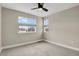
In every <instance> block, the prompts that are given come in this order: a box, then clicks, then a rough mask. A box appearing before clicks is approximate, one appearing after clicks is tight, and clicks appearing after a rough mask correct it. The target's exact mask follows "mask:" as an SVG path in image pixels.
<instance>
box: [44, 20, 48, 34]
mask: <svg viewBox="0 0 79 59" xmlns="http://www.w3.org/2000/svg"><path fill="white" fill-rule="evenodd" d="M44 32H48V19H44Z"/></svg>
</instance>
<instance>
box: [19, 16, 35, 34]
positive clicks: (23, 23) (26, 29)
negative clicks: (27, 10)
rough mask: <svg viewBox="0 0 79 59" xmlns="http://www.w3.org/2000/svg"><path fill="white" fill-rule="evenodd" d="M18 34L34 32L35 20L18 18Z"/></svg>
mask: <svg viewBox="0 0 79 59" xmlns="http://www.w3.org/2000/svg"><path fill="white" fill-rule="evenodd" d="M18 23H19V27H18V28H19V33H31V32H36V20H35V19H32V18H25V17H18Z"/></svg>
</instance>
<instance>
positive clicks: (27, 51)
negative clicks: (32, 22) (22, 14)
mask: <svg viewBox="0 0 79 59" xmlns="http://www.w3.org/2000/svg"><path fill="white" fill-rule="evenodd" d="M0 55H1V56H78V55H79V52H76V51H73V50H70V49H66V48H63V47H60V46H56V45H52V44H50V43H47V42H39V43H34V44H30V45H25V46H20V47H16V48H10V49H6V50H3V51H2V53H1V54H0Z"/></svg>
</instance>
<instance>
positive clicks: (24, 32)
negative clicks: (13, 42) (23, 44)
mask: <svg viewBox="0 0 79 59" xmlns="http://www.w3.org/2000/svg"><path fill="white" fill-rule="evenodd" d="M19 17H23V16H18V17H17V18H19ZM23 18H30V17H23ZM30 19H33V20H35V22H36V25H35V26H34V27H35V31H33V32H32V31H31V32H30V31H29V32H20V30H19V26H26V25H25V24H20V23H19V22H18V19H17V23H18V33H20V34H24V33H36V32H37V20H36V19H35V18H30ZM28 27H31V26H28ZM27 30H28V29H27Z"/></svg>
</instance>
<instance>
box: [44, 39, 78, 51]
mask: <svg viewBox="0 0 79 59" xmlns="http://www.w3.org/2000/svg"><path fill="white" fill-rule="evenodd" d="M45 41H46V42H49V43H51V44H55V45H58V46H61V47H64V48H68V49H72V50H74V51H77V52H79V48H75V47H71V46H68V45H63V44H60V43H56V42H52V41H49V40H45Z"/></svg>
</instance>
